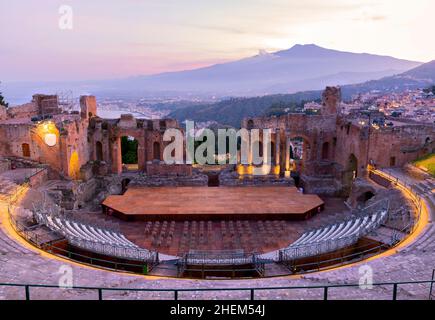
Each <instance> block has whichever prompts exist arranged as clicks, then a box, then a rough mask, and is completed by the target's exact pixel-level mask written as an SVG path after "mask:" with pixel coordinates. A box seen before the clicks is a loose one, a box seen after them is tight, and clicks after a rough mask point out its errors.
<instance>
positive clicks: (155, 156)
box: [153, 141, 160, 160]
mask: <svg viewBox="0 0 435 320" xmlns="http://www.w3.org/2000/svg"><path fill="white" fill-rule="evenodd" d="M153 160H160V143H158V142H157V141H156V142H154V143H153Z"/></svg>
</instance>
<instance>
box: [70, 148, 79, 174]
mask: <svg viewBox="0 0 435 320" xmlns="http://www.w3.org/2000/svg"><path fill="white" fill-rule="evenodd" d="M68 176H69V177H70V178H72V179H75V180H77V179H79V177H80V161H79V154H78V153H77V151H73V153H72V154H71V157H70V158H69V165H68Z"/></svg>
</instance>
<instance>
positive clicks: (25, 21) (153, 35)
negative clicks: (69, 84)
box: [0, 0, 435, 81]
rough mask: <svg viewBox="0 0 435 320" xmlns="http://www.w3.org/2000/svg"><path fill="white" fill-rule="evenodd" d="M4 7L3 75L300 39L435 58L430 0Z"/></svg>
mask: <svg viewBox="0 0 435 320" xmlns="http://www.w3.org/2000/svg"><path fill="white" fill-rule="evenodd" d="M61 5H70V6H71V7H72V9H73V29H72V30H62V29H60V28H59V26H58V21H59V18H60V14H59V12H58V11H59V7H60V6H61ZM0 12H1V13H2V17H1V19H0V37H1V45H0V70H1V71H0V81H21V80H26V81H27V80H29V81H34V80H80V79H83V80H85V79H105V78H119V77H126V76H134V75H143V74H153V73H158V72H164V71H177V70H184V69H192V68H196V67H200V66H206V65H210V64H214V63H219V62H224V61H230V60H235V59H240V58H244V57H248V56H252V55H255V54H257V52H258V51H259V50H260V49H264V50H267V51H277V50H281V49H287V48H290V47H291V46H293V45H294V44H297V43H300V44H306V43H315V44H317V45H320V46H324V47H327V48H332V49H339V50H343V51H352V52H368V53H376V54H383V55H392V56H395V57H398V58H404V59H410V60H418V61H423V62H427V61H430V60H433V59H435V41H433V30H435V18H434V12H435V1H433V0H415V1H398V0H376V1H371V0H364V1H363V0H328V1H324V0H308V1H306V0H304V1H300V0H297V1H293V0H264V1H260V0H214V1H211V0H155V1H149V0H143V1H141V0H117V1H110V0H92V1H89V0H61V1H58V0H44V1H41V0H39V1H38V0H16V1H1V2H0Z"/></svg>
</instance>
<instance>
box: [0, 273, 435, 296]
mask: <svg viewBox="0 0 435 320" xmlns="http://www.w3.org/2000/svg"><path fill="white" fill-rule="evenodd" d="M434 282H435V280H434V279H433V278H432V280H420V281H401V282H378V283H373V284H371V286H373V288H374V287H384V288H385V287H390V288H391V293H390V297H391V300H398V291H399V288H400V287H401V286H405V285H422V284H427V285H429V289H428V299H431V298H432V291H431V290H432V287H433V283H434ZM1 287H15V288H22V289H23V296H24V298H25V299H26V300H31V298H32V296H31V289H32V288H33V289H35V288H51V289H68V290H69V293H71V290H89V291H93V292H95V293H96V297H97V298H98V300H103V299H104V293H105V292H131V293H133V292H136V293H137V292H142V293H143V292H160V293H162V292H167V293H171V295H170V296H171V297H172V298H170V299H165V300H179V298H180V293H185V292H225V291H231V292H235V291H236V292H246V293H248V295H247V296H246V300H255V297H256V293H257V292H261V291H267V292H268V293H270V292H271V291H283V290H288V291H293V290H307V291H308V292H310V291H312V290H314V291H315V290H319V289H321V290H322V298H323V300H330V299H331V298H333V296H332V295H331V289H340V288H341V289H343V288H358V289H360V290H362V291H366V292H367V291H370V290H369V289H362V288H361V285H360V284H333V285H316V286H286V287H251V288H249V287H242V288H180V289H175V288H174V289H163V288H162V289H147V288H104V287H85V286H72V287H63V286H54V285H44V284H16V283H0V288H1ZM44 297H47V295H46V294H44ZM421 297H424V295H422V296H421ZM14 298H15V297H14ZM297 298H298V299H300V298H303V296H298V297H297ZM307 298H308V300H312V295H310V294H307ZM372 298H373V300H376V299H375V298H376V296H375V295H374V296H373V297H372ZM15 299H16V298H15ZM355 299H356V300H358V298H355ZM382 299H384V298H382ZM421 299H423V298H421Z"/></svg>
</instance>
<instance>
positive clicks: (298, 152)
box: [289, 137, 310, 172]
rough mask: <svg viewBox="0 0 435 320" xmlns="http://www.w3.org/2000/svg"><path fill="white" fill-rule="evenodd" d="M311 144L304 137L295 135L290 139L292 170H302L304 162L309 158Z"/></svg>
mask: <svg viewBox="0 0 435 320" xmlns="http://www.w3.org/2000/svg"><path fill="white" fill-rule="evenodd" d="M309 150H310V144H309V143H308V141H307V140H306V139H304V138H303V137H293V138H291V139H290V150H289V154H290V159H289V160H290V170H291V171H292V172H293V171H298V172H300V171H302V169H303V167H304V163H305V162H306V161H307V160H309V153H310V152H309Z"/></svg>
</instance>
